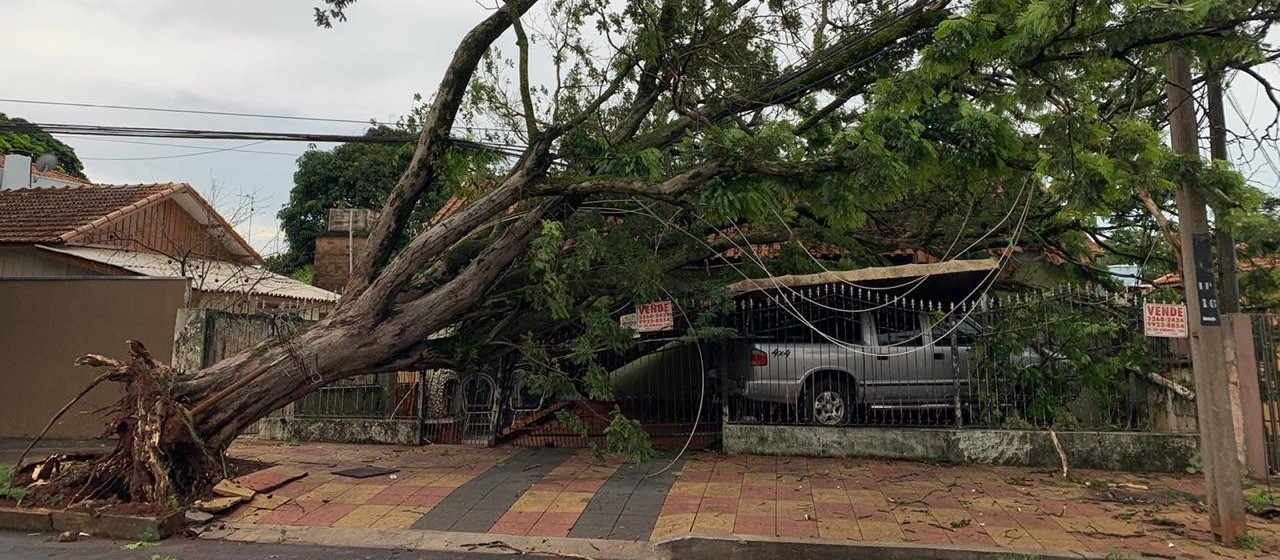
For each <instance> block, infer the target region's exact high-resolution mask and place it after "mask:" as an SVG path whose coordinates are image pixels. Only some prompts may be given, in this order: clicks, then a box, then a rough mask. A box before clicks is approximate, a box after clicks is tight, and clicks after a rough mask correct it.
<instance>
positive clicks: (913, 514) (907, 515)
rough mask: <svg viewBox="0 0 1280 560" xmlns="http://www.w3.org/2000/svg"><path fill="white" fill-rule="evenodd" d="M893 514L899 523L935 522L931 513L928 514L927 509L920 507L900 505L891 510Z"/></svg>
mask: <svg viewBox="0 0 1280 560" xmlns="http://www.w3.org/2000/svg"><path fill="white" fill-rule="evenodd" d="M893 516H894V517H895V518H897V519H898V523H900V524H904V525H905V524H908V523H922V524H926V525H927V524H929V523H936V522H937V520H936V519H934V517H933V515H930V514H929V510H927V509H921V508H910V507H900V508H895V509H894V510H893Z"/></svg>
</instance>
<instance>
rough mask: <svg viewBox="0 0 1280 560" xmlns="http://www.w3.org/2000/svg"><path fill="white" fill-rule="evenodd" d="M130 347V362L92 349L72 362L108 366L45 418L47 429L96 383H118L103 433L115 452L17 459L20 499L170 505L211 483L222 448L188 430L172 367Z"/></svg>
mask: <svg viewBox="0 0 1280 560" xmlns="http://www.w3.org/2000/svg"><path fill="white" fill-rule="evenodd" d="M128 345H129V356H130V358H129V361H128V362H121V361H118V360H114V359H111V358H107V357H103V356H98V355H93V354H90V355H87V356H84V357H82V358H80V359H78V360H76V365H82V366H92V367H107V368H111V369H110V370H109V371H107V372H105V373H103V374H102V375H100V376H98V377H97V378H96V379H94V381H93V383H91V384H90V385H89V386H88V387H86V389H85V390H83V391H81V392H80V394H79V395H78V396H77V397H76V398H75V399H73V400H72V401H71V402H70V403H68V404H67V406H66V407H63V409H62V410H61V411H59V413H58V414H57V415H55V416H54V417H53V419H51V420H50V422H49V426H52V425H53V424H54V422H56V421H57V419H58V418H59V417H60V416H61V415H62V414H63V413H65V412H66V411H67V410H68V409H70V408H71V406H72V405H74V404H75V403H76V402H77V401H78V400H79V399H80V398H82V397H83V396H84V395H85V394H87V393H88V392H89V389H92V388H93V387H94V386H96V385H97V384H98V383H101V382H102V381H113V382H117V383H122V384H123V385H124V392H123V395H122V396H121V398H120V400H119V401H118V402H117V403H116V404H115V405H113V406H112V407H110V408H108V409H105V416H106V419H107V430H106V435H107V436H108V437H114V438H115V439H116V446H115V449H114V450H112V451H111V452H110V453H107V454H105V455H101V456H97V457H88V458H86V457H84V456H80V457H73V456H66V455H63V456H53V457H49V458H47V459H45V460H43V461H36V462H33V463H29V464H25V465H23V464H21V462H22V459H21V458H20V459H19V463H20V464H19V465H18V467H17V468H16V469H15V472H14V477H13V483H14V484H15V485H17V484H22V485H26V486H27V495H26V498H24V500H23V502H24V503H27V504H31V505H67V504H76V503H80V502H87V501H99V500H106V501H127V502H132V503H149V504H155V505H169V504H172V503H174V502H175V500H176V501H184V500H186V499H188V498H191V497H193V496H196V495H198V494H200V493H201V492H203V491H204V490H207V489H208V488H209V487H211V486H212V485H213V484H214V483H215V482H216V480H214V478H215V474H214V473H218V472H220V471H221V468H220V466H221V464H222V460H221V457H222V454H221V451H220V450H211V449H208V448H206V447H205V445H204V444H203V443H202V442H201V441H200V438H199V437H198V436H197V435H196V433H195V431H194V430H193V428H192V423H191V416H190V414H189V412H188V410H187V408H186V407H185V406H184V405H183V404H182V403H180V402H178V401H177V400H176V399H175V398H174V397H173V394H174V391H173V389H174V384H175V376H174V371H173V370H172V369H170V368H169V367H168V366H166V365H164V364H162V363H160V362H157V361H156V360H154V359H152V357H151V354H150V353H149V352H147V349H146V348H145V347H144V346H143V345H142V344H141V343H139V342H136V341H132V340H131V341H128ZM49 426H46V428H45V431H46V432H47V431H48V428H49ZM41 436H43V434H41ZM36 439H37V440H39V437H37V438H36ZM34 444H35V442H34V441H33V442H32V445H33V446H34ZM28 449H30V447H28ZM24 455H25V453H24Z"/></svg>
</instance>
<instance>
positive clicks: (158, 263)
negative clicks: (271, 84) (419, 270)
mask: <svg viewBox="0 0 1280 560" xmlns="http://www.w3.org/2000/svg"><path fill="white" fill-rule="evenodd" d="M6 160H7V161H6V162H5V165H4V171H5V172H6V173H5V174H4V175H3V176H4V177H5V179H4V181H3V184H0V317H3V318H4V321H2V322H0V364H4V365H3V366H0V392H2V393H3V394H4V395H5V396H6V400H5V404H4V405H3V406H0V436H31V435H34V434H37V433H40V432H41V430H42V429H43V426H44V424H45V423H46V422H47V421H48V420H49V418H50V417H51V416H52V415H53V414H54V412H56V411H57V410H59V409H60V408H61V407H63V406H64V405H66V404H67V403H68V402H69V401H71V400H72V399H73V398H77V399H78V400H77V402H76V405H75V406H74V407H73V408H72V409H71V410H70V411H69V413H68V414H65V415H63V416H62V418H61V419H60V420H59V421H58V422H57V423H55V424H54V425H53V426H52V427H51V429H50V431H49V435H51V436H55V437H75V438H87V437H97V436H99V435H100V434H101V433H102V420H101V419H100V418H99V417H98V415H97V414H93V412H94V411H98V410H101V409H104V408H106V407H109V406H111V405H112V404H114V403H115V402H116V401H117V399H118V398H119V387H118V386H117V385H115V384H102V385H99V386H97V387H96V388H94V389H93V390H92V391H90V392H89V393H87V394H85V395H80V396H77V395H78V393H79V392H80V391H81V390H82V389H84V388H85V386H86V384H87V383H88V380H89V379H90V378H92V376H93V375H96V373H94V372H93V371H91V370H88V369H86V368H76V367H74V365H73V364H74V363H75V360H76V358H78V357H80V356H83V355H85V354H88V353H95V354H103V355H108V356H119V355H120V354H121V353H122V352H123V351H124V341H125V340H126V339H128V340H137V341H140V342H142V343H143V344H145V345H146V347H147V348H148V349H149V350H150V351H151V353H152V356H153V357H155V358H156V359H158V360H160V361H162V362H172V361H173V355H174V353H173V348H174V346H175V335H176V334H177V333H179V332H180V330H179V328H178V326H179V319H180V317H181V316H182V315H183V313H182V310H183V309H188V308H204V309H215V310H224V311H232V312H236V313H247V312H261V311H265V312H269V313H272V314H282V313H283V314H289V315H293V316H298V317H301V318H303V319H318V318H321V317H322V316H324V315H325V314H327V313H330V312H331V311H332V310H333V308H334V306H335V305H336V303H337V300H338V295H337V294H335V293H333V292H330V291H327V290H322V289H320V288H316V287H314V286H310V285H307V284H304V283H302V282H299V281H297V280H294V279H292V278H287V277H284V276H280V275H278V274H273V273H271V272H268V271H266V270H264V269H263V268H261V267H262V262H263V260H262V257H261V256H260V255H258V253H257V252H256V251H254V249H253V247H251V246H250V245H249V244H248V243H247V242H245V240H244V239H243V238H241V237H240V236H239V235H238V234H237V233H236V232H235V229H234V228H233V227H232V226H231V224H229V223H228V222H227V221H226V220H225V219H224V218H223V217H222V216H221V215H219V214H218V212H217V211H216V210H214V209H213V207H212V206H210V204H209V203H208V201H206V200H205V199H204V198H203V197H202V196H200V194H199V193H198V192H196V190H195V189H193V188H192V187H191V186H190V185H187V184H184V183H160V184H143V185H101V184H94V183H91V182H89V181H84V180H81V179H78V178H75V177H71V176H67V175H63V174H58V173H53V172H49V171H40V170H38V169H35V168H32V167H31V165H30V160H29V159H28V158H26V157H25V156H18V157H14V156H9V157H7V158H6Z"/></svg>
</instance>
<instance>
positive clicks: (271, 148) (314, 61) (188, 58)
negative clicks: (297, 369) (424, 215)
mask: <svg viewBox="0 0 1280 560" xmlns="http://www.w3.org/2000/svg"><path fill="white" fill-rule="evenodd" d="M317 4H318V3H317V2H316V1H314V0H270V1H260V0H259V1H250V0H222V1H218V2H209V1H207V0H205V1H191V0H41V1H39V2H35V1H31V0H0V26H2V27H3V32H0V52H3V53H5V56H4V61H3V63H0V98H5V99H21V100H39V101H60V102H76V103H93V104H111V105H130V106H146V107H164V108H181V109H197V110H212V111H230V112H246V113H258V114H271V115H294V116H309V117H326V118H345V119H356V120H367V119H370V118H374V119H379V120H392V119H394V118H395V117H397V116H399V115H403V114H405V113H407V112H408V111H409V110H410V109H411V108H412V107H413V94H414V93H419V92H420V93H423V94H424V96H425V95H428V94H429V93H430V92H431V91H433V90H434V89H435V84H436V83H437V82H438V81H439V79H440V75H441V73H442V72H443V70H444V68H445V66H446V64H447V62H448V57H449V56H450V55H451V54H452V52H453V47H454V46H455V45H456V44H457V42H458V40H459V39H460V38H461V37H462V35H463V34H464V33H465V32H466V31H467V30H468V29H469V28H470V27H471V26H472V25H473V24H474V23H475V22H477V21H479V20H480V19H481V18H483V17H484V16H485V15H487V11H486V9H484V8H483V7H481V6H480V5H479V4H477V3H475V2H471V1H467V0H431V1H423V0H364V1H361V2H357V3H356V4H355V5H354V6H353V7H352V8H351V9H350V10H349V15H350V19H349V21H348V22H347V23H344V24H339V25H335V27H334V28H333V29H322V28H319V27H316V26H315V24H314V22H313V20H312V8H313V7H314V6H316V5H317ZM0 112H3V113H6V114H8V115H10V116H16V117H22V118H25V119H27V120H30V121H33V122H48V123H62V124H95V125H115V126H150V127H165V128H175V127H176V128H202V129H203V128H207V129H222V130H254V131H258V130H262V131H276V132H325V133H336V134H357V135H358V134H361V133H362V132H363V131H364V129H365V128H366V127H365V126H364V125H361V124H355V123H350V124H343V123H317V122H306V121H289V120H278V119H260V118H236V117H215V116H203V115H189V114H173V113H148V112H137V111H123V110H110V109H98V108H75V107H59V106H47V105H32V104H22V103H12V102H4V101H0ZM58 138H59V139H60V140H62V141H63V142H66V143H67V144H69V145H71V146H72V147H73V148H75V151H76V154H77V155H78V156H79V157H80V159H81V160H83V162H84V165H85V172H86V174H87V175H88V176H89V178H90V179H91V180H93V181H94V182H99V183H139V182H167V181H178V182H187V183H191V184H192V185H194V186H195V187H197V188H198V189H199V190H200V191H201V192H202V193H203V194H205V195H206V196H207V197H209V198H211V199H212V200H213V202H214V203H215V204H216V205H217V206H218V207H219V208H220V209H221V210H222V211H223V212H224V213H226V214H232V213H239V214H240V215H242V216H245V217H246V219H244V220H241V221H240V224H239V225H238V227H239V229H240V230H241V233H242V234H248V235H247V237H249V238H251V240H252V243H253V244H254V245H255V246H256V247H257V248H258V249H259V250H261V251H263V252H264V253H272V252H275V251H276V250H277V249H278V248H279V247H282V246H283V239H281V238H280V236H279V233H278V232H279V230H278V228H277V225H276V219H275V214H276V212H277V211H278V210H279V208H280V206H281V205H282V204H284V203H285V202H286V201H287V200H288V196H289V189H290V187H291V186H292V184H293V172H294V170H295V167H296V163H295V159H296V158H297V156H298V155H299V154H301V153H302V152H303V151H304V150H305V149H306V148H307V145H306V143H302V142H274V141H273V142H266V143H263V144H257V145H253V146H250V147H246V148H244V149H245V150H254V151H262V152H272V153H270V154H264V153H251V152H239V151H225V152H218V153H213V154H205V155H194V156H184V154H193V153H196V152H203V151H208V150H210V149H213V148H223V147H235V146H243V145H244V144H246V143H247V142H246V141H244V140H238V141H237V140H231V141H216V140H186V139H181V140H180V139H151V138H147V139H125V140H129V141H131V142H135V141H144V142H158V143H166V144H180V145H186V146H195V147H194V148H183V147H172V146H154V145H143V144H135V143H122V142H120V140H121V139H104V138H98V137H78V136H66V135H63V136H59V137H58ZM320 147H326V145H323V144H321V145H320ZM136 158H164V159H136ZM250 203H252V207H253V210H254V211H253V216H252V220H249V219H247V214H248V212H247V210H246V209H247V208H248V207H249V206H250ZM250 223H251V228H250Z"/></svg>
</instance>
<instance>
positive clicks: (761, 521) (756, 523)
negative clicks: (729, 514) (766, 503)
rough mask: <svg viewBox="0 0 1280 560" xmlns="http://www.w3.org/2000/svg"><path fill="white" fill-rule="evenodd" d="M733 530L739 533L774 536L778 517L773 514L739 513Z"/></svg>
mask: <svg viewBox="0 0 1280 560" xmlns="http://www.w3.org/2000/svg"><path fill="white" fill-rule="evenodd" d="M733 532H734V534H738V535H764V536H770V537H772V536H774V535H775V534H776V532H777V519H776V518H774V516H772V515H741V514H740V515H738V516H737V517H736V518H735V519H734V523H733Z"/></svg>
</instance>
